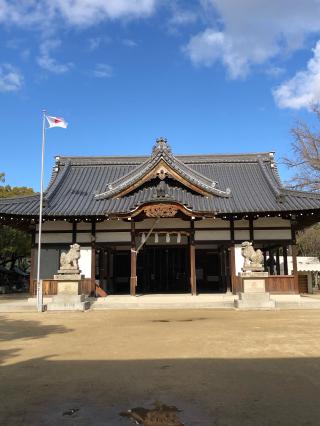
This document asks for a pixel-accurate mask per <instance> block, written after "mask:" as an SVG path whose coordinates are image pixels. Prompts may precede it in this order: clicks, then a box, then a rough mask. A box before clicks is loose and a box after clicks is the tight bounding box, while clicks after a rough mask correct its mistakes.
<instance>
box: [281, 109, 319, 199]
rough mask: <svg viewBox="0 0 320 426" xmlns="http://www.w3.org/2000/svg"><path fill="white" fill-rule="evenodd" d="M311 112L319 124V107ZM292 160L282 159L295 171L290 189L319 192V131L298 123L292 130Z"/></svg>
mask: <svg viewBox="0 0 320 426" xmlns="http://www.w3.org/2000/svg"><path fill="white" fill-rule="evenodd" d="M312 111H313V112H314V114H315V118H316V121H317V123H318V122H319V124H320V105H314V106H313V107H312ZM292 134H293V137H294V141H293V142H292V151H293V158H288V157H285V158H284V162H285V163H286V164H287V166H289V167H290V168H294V169H295V170H296V173H295V175H294V176H293V177H292V179H291V183H292V185H291V186H292V188H295V189H308V190H311V191H319V190H320V130H319V131H317V130H313V129H311V128H310V127H309V126H308V125H307V124H306V123H305V122H303V121H299V122H298V123H297V125H296V127H294V128H293V129H292Z"/></svg>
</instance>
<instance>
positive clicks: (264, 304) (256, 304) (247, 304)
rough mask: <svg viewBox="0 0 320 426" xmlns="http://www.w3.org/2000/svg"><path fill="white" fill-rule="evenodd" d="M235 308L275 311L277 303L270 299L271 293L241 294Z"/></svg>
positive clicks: (235, 302)
mask: <svg viewBox="0 0 320 426" xmlns="http://www.w3.org/2000/svg"><path fill="white" fill-rule="evenodd" d="M234 306H235V308H238V309H275V307H276V302H275V301H274V300H272V299H270V293H263V292H261V293H239V300H235V301H234Z"/></svg>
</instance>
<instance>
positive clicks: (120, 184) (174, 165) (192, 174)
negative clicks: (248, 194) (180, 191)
mask: <svg viewBox="0 0 320 426" xmlns="http://www.w3.org/2000/svg"><path fill="white" fill-rule="evenodd" d="M153 179H157V180H159V183H158V185H157V187H156V191H157V196H158V197H165V193H166V184H165V181H166V179H173V180H175V181H177V182H180V184H182V185H183V186H184V187H186V188H188V189H190V190H192V191H194V192H195V193H197V194H200V195H203V196H209V195H215V196H219V197H229V195H230V189H228V188H227V189H226V190H221V189H218V188H217V187H216V185H217V183H216V182H214V181H212V180H210V179H208V178H207V177H206V176H204V175H202V174H200V173H198V172H196V171H195V170H193V169H192V168H191V167H189V166H188V165H186V164H184V163H183V162H182V161H180V160H179V159H178V158H176V157H175V156H174V155H173V154H172V151H171V148H170V146H169V144H168V142H167V140H166V139H164V138H159V139H157V141H156V144H155V146H154V147H153V150H152V154H151V156H150V158H148V160H146V161H145V162H143V163H142V164H141V165H139V166H138V167H137V168H136V169H134V170H133V171H131V172H130V173H128V174H127V175H125V176H123V177H121V178H120V179H118V180H116V181H115V182H112V183H109V184H108V185H107V188H106V190H105V191H104V192H102V193H101V194H97V195H96V196H95V198H96V199H103V198H106V199H110V198H120V197H123V196H125V195H126V194H129V193H131V192H132V191H134V190H136V189H137V188H139V187H141V186H142V185H143V184H144V183H145V182H147V181H150V180H153Z"/></svg>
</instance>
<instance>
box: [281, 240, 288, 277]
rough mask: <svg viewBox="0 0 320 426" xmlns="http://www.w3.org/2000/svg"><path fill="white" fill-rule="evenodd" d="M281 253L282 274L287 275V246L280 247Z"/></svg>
mask: <svg viewBox="0 0 320 426" xmlns="http://www.w3.org/2000/svg"><path fill="white" fill-rule="evenodd" d="M282 252H283V273H284V275H288V249H287V246H283V247H282Z"/></svg>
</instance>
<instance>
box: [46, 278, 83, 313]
mask: <svg viewBox="0 0 320 426" xmlns="http://www.w3.org/2000/svg"><path fill="white" fill-rule="evenodd" d="M58 272H59V273H58V274H57V275H55V276H54V278H55V279H57V280H59V281H58V294H57V295H56V296H53V298H52V302H50V303H48V305H47V310H48V311H85V310H86V309H89V307H90V302H89V301H88V300H87V298H86V296H85V295H84V294H80V283H81V275H80V271H74V272H76V273H75V274H71V273H70V271H67V273H63V274H62V273H61V272H65V271H58Z"/></svg>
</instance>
